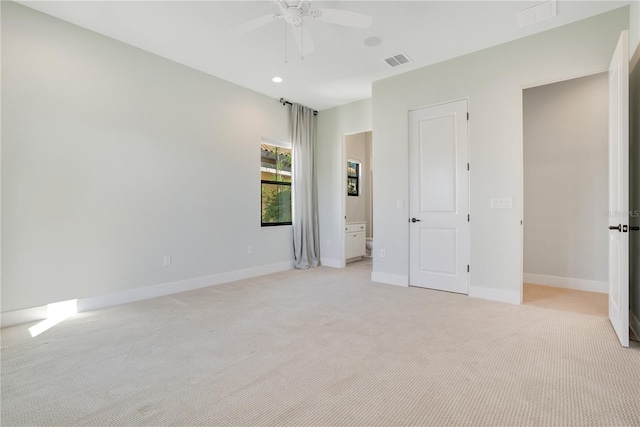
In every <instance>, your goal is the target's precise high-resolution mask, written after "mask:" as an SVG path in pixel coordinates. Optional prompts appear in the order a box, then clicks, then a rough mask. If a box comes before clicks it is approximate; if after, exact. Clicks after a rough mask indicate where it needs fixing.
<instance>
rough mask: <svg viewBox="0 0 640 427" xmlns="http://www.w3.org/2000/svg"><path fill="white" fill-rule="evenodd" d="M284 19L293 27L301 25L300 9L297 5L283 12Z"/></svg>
mask: <svg viewBox="0 0 640 427" xmlns="http://www.w3.org/2000/svg"><path fill="white" fill-rule="evenodd" d="M284 20H285V21H286V22H287V23H288V24H291V25H293V26H294V27H299V26H301V25H302V10H300V9H298V8H297V7H289V8H287V11H286V12H285V14H284Z"/></svg>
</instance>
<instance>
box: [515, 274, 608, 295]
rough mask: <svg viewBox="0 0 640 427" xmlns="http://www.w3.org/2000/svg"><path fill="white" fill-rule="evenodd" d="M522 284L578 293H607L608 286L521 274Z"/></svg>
mask: <svg viewBox="0 0 640 427" xmlns="http://www.w3.org/2000/svg"><path fill="white" fill-rule="evenodd" d="M523 280H524V283H530V284H532V285H545V286H555V287H557V288H566V289H575V290H578V291H587V292H600V293H602V294H606V293H608V292H609V284H608V283H607V282H600V281H597V280H586V279H575V278H573V277H557V276H545V275H542V274H531V273H524V274H523Z"/></svg>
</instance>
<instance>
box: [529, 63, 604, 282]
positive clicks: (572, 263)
mask: <svg viewBox="0 0 640 427" xmlns="http://www.w3.org/2000/svg"><path fill="white" fill-rule="evenodd" d="M608 105H609V78H608V75H607V73H599V74H595V75H592V76H587V77H582V78H578V79H572V80H568V81H564V82H559V83H554V84H549V85H544V86H539V87H535V88H531V89H527V90H525V91H524V94H523V106H524V112H523V114H524V132H523V133H524V273H525V278H524V280H525V282H526V283H537V284H541V285H553V284H554V281H555V280H559V282H560V283H562V282H563V280H562V279H567V278H569V279H585V280H586V281H580V280H573V281H567V280H564V282H565V283H567V284H569V283H584V284H585V289H584V290H594V289H591V288H587V287H586V285H589V284H592V283H591V282H599V285H600V290H601V291H603V292H607V281H608V268H609V266H608V259H609V257H608V243H607V242H608V230H607V226H608V217H607V215H606V212H607V210H608V206H609V202H608V185H607V183H608V179H609V178H608V161H607V158H608V138H609V130H608V129H609V108H608ZM527 275H529V277H530V278H528V277H527ZM540 276H542V277H540ZM546 276H551V278H553V279H551V278H548V277H546Z"/></svg>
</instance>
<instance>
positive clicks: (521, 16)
mask: <svg viewBox="0 0 640 427" xmlns="http://www.w3.org/2000/svg"><path fill="white" fill-rule="evenodd" d="M557 14H558V9H557V5H556V0H549V1H546V2H544V3H541V4H539V5H537V6H533V7H530V8H529V9H525V10H523V11H521V12H519V13H518V23H519V24H520V27H527V26H529V25H533V24H535V23H537V22H540V21H544V20H545V19H549V18H553V17H554V16H556V15H557Z"/></svg>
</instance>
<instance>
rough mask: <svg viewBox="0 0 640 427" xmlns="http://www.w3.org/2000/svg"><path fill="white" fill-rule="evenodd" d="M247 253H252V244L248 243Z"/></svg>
mask: <svg viewBox="0 0 640 427" xmlns="http://www.w3.org/2000/svg"><path fill="white" fill-rule="evenodd" d="M247 254H249V255H253V245H249V248H248V249H247Z"/></svg>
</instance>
